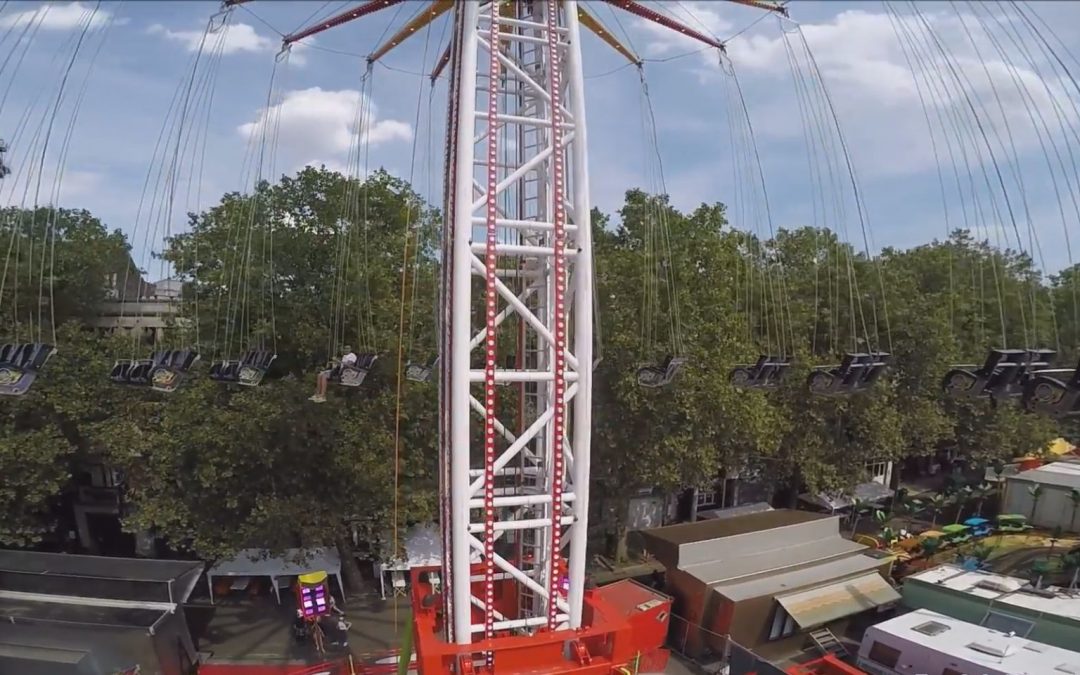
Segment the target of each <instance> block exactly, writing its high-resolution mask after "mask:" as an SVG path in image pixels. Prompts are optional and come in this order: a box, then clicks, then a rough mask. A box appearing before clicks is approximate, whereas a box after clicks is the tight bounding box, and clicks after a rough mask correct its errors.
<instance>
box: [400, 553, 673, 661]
mask: <svg viewBox="0 0 1080 675" xmlns="http://www.w3.org/2000/svg"><path fill="white" fill-rule="evenodd" d="M429 572H435V573H438V572H439V568H437V567H429V568H416V569H413V570H412V574H411V577H412V606H413V638H414V639H413V643H414V645H415V649H416V661H415V663H416V666H417V669H418V671H419V673H420V675H441V674H442V673H456V674H457V675H467V674H469V673H477V674H480V673H485V674H493V673H498V674H500V675H502V674H505V675H511V674H512V673H513V674H517V673H523V674H524V673H535V674H537V675H540V674H549V673H550V674H555V673H574V674H575V675H611V674H613V673H626V675H630V674H631V673H639V672H640V673H648V672H654V673H655V672H663V669H664V666H665V665H666V664H667V656H668V653H667V650H665V649H664V647H663V644H664V640H665V638H666V637H667V627H668V617H669V615H670V613H671V598H669V597H668V596H666V595H664V594H662V593H658V592H656V591H654V590H652V589H650V588H648V587H646V586H643V585H641V584H639V583H637V582H635V581H631V580H625V581H620V582H617V583H614V584H611V585H608V586H605V587H603V588H597V589H592V590H587V591H586V592H585V605H584V609H583V616H582V624H583V626H582V628H579V629H577V630H563V631H554V632H546V631H541V632H538V633H537V634H535V635H533V636H522V635H517V634H513V633H511V632H509V631H507V632H505V633H503V634H500V635H498V636H497V637H494V638H492V639H490V640H480V641H477V642H474V643H472V644H470V645H458V644H453V643H448V642H446V640H445V639H444V637H443V636H444V623H443V622H444V621H445V620H446V617H445V615H444V612H443V598H442V595H441V594H439V593H435V592H434V591H433V589H432V587H431V585H430V584H429V583H428V582H427V575H428V573H429ZM480 573H481V568H480V566H479V565H478V566H476V567H475V570H474V574H480ZM477 590H479V589H477ZM515 591H516V587H515V586H514V584H513V583H512V582H504V583H503V584H500V585H499V586H497V587H496V593H495V603H494V604H495V606H496V609H497V610H498V611H499V612H500V613H501V614H502V615H504V616H506V617H507V618H515V617H516V616H517V611H516V598H513V597H511V596H512V595H513V593H514V592H515ZM473 624H481V625H482V624H483V616H481V614H480V612H479V610H478V609H476V608H473ZM485 652H491V653H492V655H493V660H492V664H493V665H492V667H491V668H488V667H487V666H485V665H484V662H485V659H484V654H485Z"/></svg>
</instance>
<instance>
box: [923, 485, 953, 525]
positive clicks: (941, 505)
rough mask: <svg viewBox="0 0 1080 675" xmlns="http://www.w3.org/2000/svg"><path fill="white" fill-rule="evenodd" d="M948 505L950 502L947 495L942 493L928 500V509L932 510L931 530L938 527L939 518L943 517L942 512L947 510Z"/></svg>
mask: <svg viewBox="0 0 1080 675" xmlns="http://www.w3.org/2000/svg"><path fill="white" fill-rule="evenodd" d="M948 504H949V502H948V500H947V499H946V498H945V495H943V494H941V493H940V492H939V493H937V494H935V495H934V496H933V497H931V498H930V499H929V500H927V502H926V508H927V509H929V510H930V529H934V528H935V527H937V519H938V516H940V515H941V512H942V511H944V510H945V507H946V506H948Z"/></svg>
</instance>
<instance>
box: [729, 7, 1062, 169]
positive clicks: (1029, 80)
mask: <svg viewBox="0 0 1080 675" xmlns="http://www.w3.org/2000/svg"><path fill="white" fill-rule="evenodd" d="M922 14H923V16H924V18H925V21H926V22H927V23H928V24H929V25H930V26H931V27H932V29H933V31H934V35H935V36H936V37H937V39H938V40H940V41H941V43H942V44H943V45H944V47H945V50H946V51H947V52H948V54H949V59H950V61H949V62H947V61H946V59H945V58H944V57H943V56H942V55H941V54H940V52H939V51H938V49H937V47H936V45H933V43H929V38H927V37H926V28H925V26H924V25H923V24H922V22H921V21H920V20H919V18H918V17H914V16H911V15H902V16H900V17H897V18H895V19H894V20H893V21H890V17H889V15H887V14H884V13H874V12H867V11H863V10H848V11H844V12H841V13H839V14H837V15H835V16H833V17H832V18H830V19H829V20H827V21H825V22H823V23H816V24H803V25H802V31H803V35H804V36H805V38H806V43H807V45H809V48H810V51H811V52H812V53H813V55H814V59H815V61H816V63H817V67H818V68H819V69H820V72H821V76H822V78H823V79H824V82H825V84H826V86H827V87H828V90H829V94H830V97H831V99H832V101H833V104H834V105H835V107H836V110H837V114H838V115H839V117H840V121H841V126H842V127H843V129H844V133H845V134H846V135H847V136H848V140H849V145H850V146H851V147H852V148H854V150H853V152H854V153H855V155H856V158H857V160H859V164H860V165H861V166H862V167H863V168H865V169H866V171H867V172H868V173H872V174H873V173H876V174H902V173H916V172H919V171H924V170H928V169H932V168H933V167H934V166H935V164H936V162H937V160H936V159H935V156H934V154H933V150H932V146H931V144H930V139H929V136H928V134H929V132H928V130H927V127H926V117H925V114H924V106H923V102H922V101H921V100H920V96H919V94H920V88H921V90H922V91H921V93H922V95H923V97H924V98H925V99H926V100H927V103H928V107H927V109H928V111H929V114H930V116H931V118H932V120H933V121H934V124H935V125H936V124H938V112H937V111H939V110H940V111H942V112H943V113H944V112H945V111H947V110H951V111H952V112H949V113H947V115H948V116H957V115H958V116H959V119H970V114H971V113H970V109H969V107H968V101H967V99H966V98H965V95H964V93H963V92H964V90H966V91H967V92H968V94H967V96H968V97H970V99H971V101H972V103H973V104H974V105H975V106H976V107H977V108H979V117H980V121H981V122H982V124H983V125H984V127H985V128H986V129H987V133H988V134H990V135H991V136H994V137H1002V138H1004V137H1005V136H1006V131H1011V134H1012V135H1013V137H1014V140H1015V143H1016V146H1017V149H1018V152H1020V153H1021V154H1022V153H1023V152H1024V151H1025V150H1032V149H1034V148H1036V146H1038V135H1037V133H1036V130H1035V126H1034V125H1033V123H1032V120H1031V114H1032V113H1031V110H1043V111H1047V112H1044V114H1045V115H1046V116H1047V118H1049V119H1051V120H1056V118H1055V117H1054V111H1055V106H1057V109H1058V110H1060V111H1062V113H1063V114H1068V115H1069V116H1072V114H1073V108H1072V104H1071V103H1069V102H1068V95H1067V93H1066V89H1065V87H1064V86H1063V83H1062V82H1058V81H1054V80H1044V79H1043V78H1042V77H1041V76H1040V74H1039V73H1037V72H1035V71H1034V70H1033V69H1032V68H1031V66H1030V65H1029V64H1025V63H1024V59H1023V57H1022V55H1020V54H1017V53H1013V54H1010V56H1009V58H1010V59H1011V60H1012V63H1006V62H1005V61H1003V60H1002V57H1001V55H1000V54H999V53H998V52H997V50H996V49H995V48H994V45H993V44H992V43H991V42H989V41H988V40H987V39H986V38H985V36H984V34H983V33H982V30H981V28H979V27H978V25H977V19H976V18H975V17H974V16H972V15H964V17H963V19H961V18H960V16H958V15H956V14H955V13H954V12H952V11H951V10H950V11H942V12H935V11H926V10H923V12H922ZM980 18H982V19H983V21H984V22H986V21H987V19H985V18H983V17H982V16H981V15H980ZM894 21H895V22H896V24H895V25H894ZM961 21H963V23H962V22H961ZM991 23H992V22H991ZM965 24H967V27H968V29H969V30H970V31H971V34H972V35H973V36H974V40H975V43H974V45H973V44H972V38H971V37H969V35H968V33H967V32H966V31H965V29H964V28H965ZM897 27H899V28H900V30H901V33H902V34H903V30H907V31H908V33H909V34H913V35H915V36H918V37H917V39H918V40H920V41H927V42H928V43H929V44H931V45H933V47H932V48H931V47H930V46H926V45H924V46H923V48H922V49H921V50H920V51H919V54H918V56H917V57H914V56H912V53H911V51H910V49H911V48H910V45H908V49H909V51H908V52H907V54H905V51H904V46H905V45H904V44H903V43H901V41H900V39H899V38H898V37H897V32H896V29H897ZM995 32H996V33H998V40H999V41H1000V40H1003V38H1002V37H1001V34H1000V33H1001V31H1000V29H997V30H996V31H995ZM787 39H788V41H789V43H790V45H791V47H792V50H793V53H794V54H795V55H796V59H797V62H799V63H801V64H803V67H802V71H803V72H804V73H809V72H812V71H811V70H810V68H809V65H808V61H807V59H806V57H805V52H804V47H803V46H802V43H801V38H800V37H799V36H798V34H797V33H791V34H788V35H787ZM1005 47H1007V44H1006V45H1005ZM728 52H729V55H730V57H731V60H732V62H733V63H734V64H735V66H736V68H737V70H738V72H739V73H740V76H741V78H742V81H743V82H744V85H745V83H746V82H750V86H751V87H755V86H756V96H754V100H752V101H751V102H750V103H749V105H750V107H751V114H752V115H754V116H755V118H758V119H759V120H761V121H762V122H763V123H760V124H758V123H756V124H755V130H756V131H758V132H760V133H761V134H762V135H764V136H767V137H771V138H774V139H783V138H786V139H792V138H796V137H801V135H802V134H803V128H802V125H801V123H800V122H799V109H798V105H797V101H796V100H795V92H794V84H793V81H792V80H791V79H790V77H791V74H790V72H791V70H790V69H791V66H790V62H789V56H788V51H787V47H786V46H785V42H784V36H783V35H777V33H776V31H775V29H773V30H772V31H770V32H768V33H763V32H759V33H756V34H750V35H746V36H742V37H739V38H737V39H735V40H732V41H731V42H730V43H729V48H728ZM908 57H911V58H913V59H914V58H918V59H920V60H917V61H915V62H914V67H915V74H916V75H917V76H918V82H919V85H918V87H917V86H916V80H915V77H913V71H912V66H911V65H909V63H908ZM920 64H925V67H927V68H929V69H931V70H930V71H929V73H927V72H926V71H925V70H923V68H922V67H921V66H920ZM954 70H955V72H956V73H957V74H958V75H959V78H960V80H961V81H962V82H964V86H963V89H962V88H961V87H960V86H958V85H957V83H956V81H955V76H954V75H953V74H952V73H953V72H954ZM942 82H944V83H945V84H944V86H943V85H942ZM1017 82H1020V83H1021V84H1022V86H1023V87H1024V89H1025V90H1026V91H1025V93H1021V91H1020V89H1018V87H1017ZM815 96H816V97H817V100H818V101H820V94H815ZM998 100H1000V104H999V103H998ZM1066 111H1067V112H1066ZM1006 125H1008V126H1009V127H1010V129H1008V130H1006V128H1005V127H1006ZM884 130H887V133H883V131H884ZM936 133H937V134H938V135H939V141H938V142H939V146H940V145H941V143H942V141H941V140H940V137H941V131H940V129H938V130H937V131H936ZM939 149H940V147H939ZM976 152H977V151H976ZM1000 152H1001V151H999V153H1000ZM1001 154H1004V153H1001ZM998 159H999V161H1000V160H1001V159H1003V157H999V158H998Z"/></svg>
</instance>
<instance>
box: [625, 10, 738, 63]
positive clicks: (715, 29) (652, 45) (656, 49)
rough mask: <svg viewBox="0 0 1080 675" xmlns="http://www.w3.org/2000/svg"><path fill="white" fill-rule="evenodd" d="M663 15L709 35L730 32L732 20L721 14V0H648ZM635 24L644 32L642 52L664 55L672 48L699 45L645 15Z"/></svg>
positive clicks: (684, 48) (687, 48)
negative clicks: (645, 37)
mask: <svg viewBox="0 0 1080 675" xmlns="http://www.w3.org/2000/svg"><path fill="white" fill-rule="evenodd" d="M651 4H653V5H654V7H656V9H657V10H658V11H659V12H660V13H661V14H662V15H664V16H667V17H668V18H670V19H674V20H676V21H678V22H679V23H682V24H684V25H685V26H686V27H688V28H691V29H693V30H695V31H697V32H699V33H704V34H705V35H707V36H709V37H717V36H722V35H724V34H725V33H729V32H731V30H732V29H733V27H734V24H733V23H732V22H731V21H730V20H729V19H727V18H726V17H724V16H722V15H721V13H720V7H721V6H722V3H718V2H712V1H708V2H703V1H701V0H691V1H688V2H678V3H670V2H664V3H651ZM637 26H638V28H640V29H641V31H642V32H644V33H645V34H646V35H647V36H648V40H649V41H648V42H646V44H645V53H646V54H647V55H649V56H666V55H668V54H670V53H672V52H675V51H685V50H693V49H700V48H701V47H702V44H701V43H700V42H698V41H697V40H696V39H694V38H692V37H689V36H687V35H685V34H683V33H680V32H677V31H675V30H672V29H671V28H667V27H665V26H661V25H660V24H658V23H655V22H653V21H649V20H647V19H638V21H637Z"/></svg>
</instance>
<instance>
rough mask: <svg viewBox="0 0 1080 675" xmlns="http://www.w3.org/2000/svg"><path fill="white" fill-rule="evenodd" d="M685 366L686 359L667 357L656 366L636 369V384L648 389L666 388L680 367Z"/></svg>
mask: <svg viewBox="0 0 1080 675" xmlns="http://www.w3.org/2000/svg"><path fill="white" fill-rule="evenodd" d="M685 364H686V358H685V357H682V356H672V355H670V354H669V355H668V356H667V358H666V359H664V362H663V363H661V364H660V365H656V366H642V367H641V368H638V369H637V383H638V385H640V386H642V387H646V388H648V389H659V388H660V387H666V386H667V385H669V384H671V383H672V382H673V381H674V380H675V376H677V375H678V374H679V371H680V370H682V367H683V366H684V365H685Z"/></svg>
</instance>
